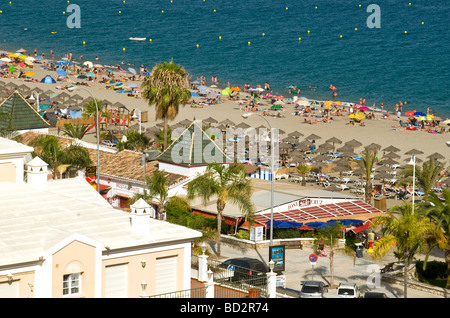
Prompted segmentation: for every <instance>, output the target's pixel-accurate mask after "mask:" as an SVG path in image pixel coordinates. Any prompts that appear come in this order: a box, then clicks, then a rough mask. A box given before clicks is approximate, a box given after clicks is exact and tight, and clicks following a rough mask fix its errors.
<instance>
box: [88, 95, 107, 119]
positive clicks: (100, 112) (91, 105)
mask: <svg viewBox="0 0 450 318" xmlns="http://www.w3.org/2000/svg"><path fill="white" fill-rule="evenodd" d="M96 102H97V105H96ZM96 107H97V111H98V115H99V116H100V117H101V116H104V117H105V116H109V113H108V112H103V106H102V100H100V99H97V98H96V99H95V101H94V100H91V101H89V102H87V103H86V104H84V105H83V115H82V117H83V119H88V118H90V117H94V118H95V117H96V116H97V113H96V111H95V108H96Z"/></svg>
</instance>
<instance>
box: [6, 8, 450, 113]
mask: <svg viewBox="0 0 450 318" xmlns="http://www.w3.org/2000/svg"><path fill="white" fill-rule="evenodd" d="M410 1H411V5H409V3H410ZM71 3H72V4H77V5H79V6H80V9H81V28H79V29H70V28H68V27H67V25H66V20H67V18H68V16H69V13H66V14H65V15H64V14H63V12H65V11H66V10H67V6H68V3H67V1H62V0H52V1H46V2H44V1H36V0H12V1H11V4H9V1H6V0H1V1H0V10H2V13H1V14H0V41H1V42H0V43H1V44H0V49H4V50H6V49H7V50H17V49H19V48H20V47H23V48H25V49H27V50H29V51H32V50H34V48H37V49H38V51H39V52H45V53H46V56H49V52H50V49H53V51H54V52H55V55H56V56H57V57H60V56H62V55H63V54H64V53H69V52H71V53H72V54H73V56H75V57H77V58H78V57H80V56H81V55H83V59H84V60H94V58H95V57H96V56H98V57H99V59H100V60H99V62H100V63H102V64H118V63H120V62H121V61H124V62H125V63H130V64H131V65H136V66H139V65H140V64H144V65H145V66H147V67H148V68H149V69H151V68H152V67H153V66H154V65H155V64H156V63H157V62H160V61H168V60H170V59H171V58H173V60H174V61H175V62H176V63H179V64H182V65H183V66H185V68H186V69H187V70H188V71H189V72H190V74H192V77H193V79H195V78H196V77H197V76H199V75H204V76H206V78H207V80H208V84H209V81H210V78H211V76H217V78H218V80H219V82H220V83H221V84H223V85H226V83H227V82H230V84H231V85H233V86H234V85H241V86H243V85H244V83H250V84H251V85H252V86H255V85H256V84H261V85H264V83H265V82H269V83H270V86H271V88H272V89H273V91H274V92H276V93H279V94H283V95H287V93H288V90H287V87H288V86H289V85H296V86H298V87H300V89H301V95H302V96H305V97H308V98H315V99H322V100H323V99H330V98H331V92H330V90H329V86H330V84H333V85H334V86H336V87H337V93H338V98H337V100H341V101H348V102H357V101H359V99H360V98H365V99H366V105H368V106H371V105H372V104H373V103H374V102H375V103H376V106H377V107H379V104H380V102H381V101H384V104H385V108H387V109H393V108H394V105H395V103H396V102H398V101H400V100H401V101H407V102H408V106H407V107H406V108H405V107H404V108H403V111H406V110H412V109H416V110H421V111H424V110H426V108H427V107H428V106H430V107H431V109H432V110H434V111H435V113H436V114H437V115H440V116H441V117H443V118H445V117H450V107H449V106H450V98H449V96H450V92H449V89H450V85H449V84H450V73H449V69H450V68H449V57H450V53H449V52H450V35H449V33H450V27H449V25H450V23H449V17H450V2H449V1H448V0H434V1H429V0H370V1H367V0H338V1H336V0H314V1H313V0H284V1H280V0H245V1H237V0H235V1H231V0H205V1H203V0H172V1H170V0H151V1H145V0H126V2H125V3H124V2H123V0H108V1H106V0H99V1H92V0H91V1H88V0H73V1H71ZM372 3H373V4H377V5H378V6H379V7H380V10H381V11H380V12H381V16H380V19H381V28H378V29H370V28H368V27H367V25H366V20H367V18H368V16H369V15H370V14H371V12H369V13H368V12H366V9H367V7H368V6H369V5H370V4H372ZM316 6H317V9H316ZM214 10H216V11H215V12H214ZM119 11H121V13H119ZM162 11H164V13H163V12H162ZM422 22H423V23H422ZM25 28H26V30H25ZM355 28H357V30H355ZM308 30H309V31H310V32H309V33H308ZM405 31H407V34H405ZM51 32H57V33H56V34H51ZM263 34H264V35H263ZM341 35H342V38H341V37H340V36H341ZM131 36H136V37H146V38H147V41H145V42H131V41H129V40H128V38H129V37H131ZM299 38H301V41H299ZM149 39H152V41H151V42H150V41H149ZM83 41H84V42H85V43H86V44H85V45H83ZM248 42H250V45H249V43H248ZM197 44H198V45H199V46H198V47H197ZM123 48H125V51H124V50H123ZM310 86H313V87H317V90H316V91H312V90H311V89H310V88H309V87H310Z"/></svg>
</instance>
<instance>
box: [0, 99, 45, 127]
mask: <svg viewBox="0 0 450 318" xmlns="http://www.w3.org/2000/svg"><path fill="white" fill-rule="evenodd" d="M0 111H5V112H6V113H7V114H8V115H9V116H8V118H9V120H7V121H6V120H2V121H0V127H1V128H12V129H15V130H18V131H20V130H29V129H43V128H44V129H45V128H49V127H50V124H49V123H48V122H47V121H46V120H45V119H44V118H42V116H41V115H40V114H39V113H38V112H37V111H36V110H35V109H34V108H33V106H31V105H30V104H29V103H28V102H27V101H26V100H25V98H24V97H23V96H22V95H21V94H20V93H19V92H17V91H15V92H14V93H12V94H11V95H9V97H8V98H7V99H6V100H5V101H3V103H1V104H0Z"/></svg>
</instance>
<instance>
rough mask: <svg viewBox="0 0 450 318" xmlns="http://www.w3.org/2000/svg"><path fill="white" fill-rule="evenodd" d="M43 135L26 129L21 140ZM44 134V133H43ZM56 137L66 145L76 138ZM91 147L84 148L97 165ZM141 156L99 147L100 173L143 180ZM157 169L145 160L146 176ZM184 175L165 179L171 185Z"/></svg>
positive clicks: (155, 164) (94, 146)
mask: <svg viewBox="0 0 450 318" xmlns="http://www.w3.org/2000/svg"><path fill="white" fill-rule="evenodd" d="M40 135H43V133H39V132H32V131H28V132H26V133H24V134H22V135H21V136H22V139H21V140H20V142H22V143H23V144H25V145H30V143H31V142H32V141H33V140H34V139H35V138H36V137H38V136H40ZM44 135H45V134H44ZM55 137H56V138H58V140H59V142H60V143H61V145H68V144H70V143H72V142H74V141H76V139H73V138H68V137H61V136H55ZM91 145H92V149H91V148H88V147H85V149H86V150H87V151H88V152H89V154H90V157H91V160H92V163H93V164H92V165H93V166H96V165H97V148H96V145H95V144H91ZM141 157H142V154H141V153H139V152H135V151H131V150H123V151H120V152H108V151H103V150H102V149H101V148H100V174H107V175H111V176H115V177H120V178H124V179H132V180H138V181H143V180H144V166H141V164H140V162H141ZM157 169H158V161H151V162H147V164H146V166H145V174H146V176H150V175H151V173H152V172H153V171H155V170H157ZM186 178H187V177H186V176H183V175H178V174H174V173H169V172H167V181H168V185H169V186H170V185H172V184H174V183H178V182H180V181H181V180H183V179H186Z"/></svg>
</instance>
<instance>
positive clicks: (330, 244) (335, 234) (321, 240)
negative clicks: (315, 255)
mask: <svg viewBox="0 0 450 318" xmlns="http://www.w3.org/2000/svg"><path fill="white" fill-rule="evenodd" d="M342 227H343V225H342V223H340V222H339V221H338V222H336V223H335V224H333V225H331V226H328V227H326V228H325V229H323V230H321V231H320V232H319V236H318V237H317V239H316V240H314V245H313V249H314V251H315V252H317V251H318V249H319V246H320V245H322V244H323V245H324V247H325V248H326V249H327V255H328V260H329V262H330V287H331V288H334V255H335V253H336V252H340V253H344V254H346V255H354V256H355V255H356V253H355V251H354V249H352V248H350V247H348V246H344V247H340V246H339V245H340V241H339V239H340V238H342Z"/></svg>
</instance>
